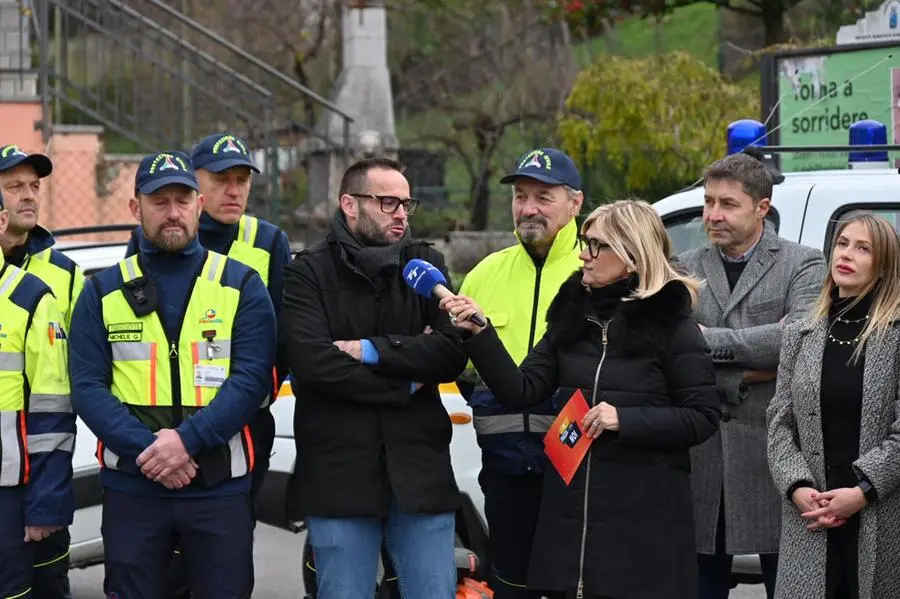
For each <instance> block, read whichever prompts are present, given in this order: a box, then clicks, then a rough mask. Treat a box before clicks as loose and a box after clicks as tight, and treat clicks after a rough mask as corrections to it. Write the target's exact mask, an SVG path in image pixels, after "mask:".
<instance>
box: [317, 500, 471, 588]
mask: <svg viewBox="0 0 900 599" xmlns="http://www.w3.org/2000/svg"><path fill="white" fill-rule="evenodd" d="M306 525H307V528H308V530H309V541H310V543H311V544H312V548H313V557H314V559H315V562H316V578H317V581H318V593H317V595H316V597H317V599H372V598H373V597H374V596H375V581H376V578H377V576H378V556H379V554H380V552H381V545H382V542H383V543H384V546H385V548H386V549H387V551H388V554H389V555H390V556H391V562H392V563H393V565H394V570H395V571H396V573H397V578H398V581H399V583H400V596H401V597H402V598H403V599H423V598H425V597H427V598H428V599H454V597H455V596H456V566H455V563H454V557H453V554H454V545H455V539H456V536H455V532H456V528H455V515H454V514H453V513H452V512H451V513H446V514H404V513H402V512H400V509H399V507H398V506H397V503H396V501H395V502H393V503H392V504H391V510H390V513H389V514H388V517H387V519H386V520H383V519H380V518H319V517H309V518H307V519H306Z"/></svg>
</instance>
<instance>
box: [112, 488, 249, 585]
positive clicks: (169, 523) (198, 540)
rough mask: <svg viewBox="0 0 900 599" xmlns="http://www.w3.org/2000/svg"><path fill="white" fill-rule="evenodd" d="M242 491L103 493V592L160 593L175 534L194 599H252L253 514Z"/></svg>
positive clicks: (173, 545)
mask: <svg viewBox="0 0 900 599" xmlns="http://www.w3.org/2000/svg"><path fill="white" fill-rule="evenodd" d="M251 512H252V510H251V505H250V498H249V496H248V495H247V494H246V493H243V494H239V495H230V496H227V497H209V498H188V499H160V498H156V497H138V496H135V495H128V494H125V493H120V492H118V491H114V490H112V489H105V490H104V492H103V524H102V528H101V530H102V533H103V544H104V548H105V554H106V557H105V561H104V566H105V577H104V581H103V592H104V593H106V596H108V597H121V598H122V599H164V598H165V597H166V592H167V589H166V579H165V574H166V568H167V567H168V565H169V562H171V561H172V551H173V549H174V548H175V540H176V539H178V540H180V547H181V550H182V556H181V557H182V559H183V560H184V561H185V562H186V565H187V568H188V571H189V577H188V578H189V584H190V592H191V593H192V596H193V597H195V598H196V599H249V597H250V596H251V594H252V592H253V541H252V537H253V516H252V513H251Z"/></svg>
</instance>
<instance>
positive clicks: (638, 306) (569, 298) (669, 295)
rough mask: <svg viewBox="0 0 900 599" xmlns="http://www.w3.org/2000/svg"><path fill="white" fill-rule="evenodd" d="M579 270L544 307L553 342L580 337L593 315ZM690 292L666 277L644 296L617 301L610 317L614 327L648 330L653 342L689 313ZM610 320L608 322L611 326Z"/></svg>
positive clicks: (636, 331)
mask: <svg viewBox="0 0 900 599" xmlns="http://www.w3.org/2000/svg"><path fill="white" fill-rule="evenodd" d="M581 277H582V271H581V269H579V270H577V271H575V272H574V273H573V274H572V276H570V277H569V278H568V279H567V280H566V282H565V283H563V284H562V286H560V288H559V292H558V293H557V294H556V297H555V298H554V299H553V302H551V304H550V308H549V309H548V310H547V329H548V332H549V333H550V334H551V335H552V336H553V339H554V341H555V342H557V343H561V344H570V343H574V342H575V341H578V340H580V339H583V338H584V337H586V336H587V335H588V332H589V331H590V330H591V329H592V327H591V325H590V324H589V323H588V322H587V321H588V319H589V318H594V319H596V318H597V316H596V312H595V310H594V308H593V306H592V305H591V300H590V294H589V292H588V290H587V289H585V287H584V286H583V285H582V284H581ZM691 312H692V309H691V296H690V293H689V292H688V289H687V287H686V286H685V285H684V283H682V282H680V281H670V282H669V283H667V284H666V285H665V286H664V287H663V288H662V289H660V290H659V291H658V292H657V293H655V294H654V295H652V296H651V297H648V298H645V299H635V300H627V301H623V302H621V304H619V307H618V308H617V309H616V312H615V316H613V321H614V323H616V324H615V327H614V328H615V329H621V328H623V327H624V328H625V329H627V330H629V331H630V332H634V333H644V334H643V335H639V336H640V337H645V338H646V337H647V336H648V334H649V336H650V337H652V338H653V339H654V341H653V343H654V344H655V343H656V341H657V340H659V336H660V335H661V334H663V335H664V334H665V332H666V331H671V329H672V328H673V327H674V326H675V324H677V323H678V322H680V321H682V320H684V319H685V318H688V317H690V316H691ZM613 326H614V325H613V324H611V325H610V327H611V330H612V329H613Z"/></svg>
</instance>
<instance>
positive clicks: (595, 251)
mask: <svg viewBox="0 0 900 599" xmlns="http://www.w3.org/2000/svg"><path fill="white" fill-rule="evenodd" d="M578 245H579V246H580V247H581V250H582V251H584V248H588V252H590V254H591V258H596V257H597V256H599V255H600V250H608V249H610V246H609V244H608V243H604V242H602V241H600V240H599V239H596V238H594V237H585V236H584V235H579V236H578Z"/></svg>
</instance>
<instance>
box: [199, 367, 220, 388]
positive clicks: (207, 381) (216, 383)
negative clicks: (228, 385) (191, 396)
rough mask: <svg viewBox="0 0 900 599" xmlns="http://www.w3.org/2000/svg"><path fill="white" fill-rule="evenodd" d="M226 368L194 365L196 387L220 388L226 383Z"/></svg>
mask: <svg viewBox="0 0 900 599" xmlns="http://www.w3.org/2000/svg"><path fill="white" fill-rule="evenodd" d="M225 376H226V375H225V367H224V366H208V365H204V364H196V365H194V386H195V387H213V388H219V387H221V386H222V383H224V382H225Z"/></svg>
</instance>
